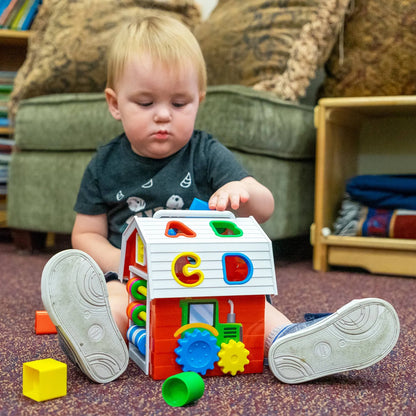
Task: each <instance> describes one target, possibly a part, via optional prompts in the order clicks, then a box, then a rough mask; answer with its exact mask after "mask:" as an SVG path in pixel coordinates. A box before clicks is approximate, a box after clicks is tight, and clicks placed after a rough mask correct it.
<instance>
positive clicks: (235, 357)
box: [217, 339, 250, 376]
mask: <svg viewBox="0 0 416 416" xmlns="http://www.w3.org/2000/svg"><path fill="white" fill-rule="evenodd" d="M249 353H250V352H249V351H248V350H246V349H245V345H244V343H242V342H241V341H238V342H235V341H234V340H233V339H231V340H230V341H229V342H228V343H227V344H226V343H225V342H223V343H222V344H221V350H220V351H219V353H218V357H220V360H219V361H218V363H217V364H218V366H219V367H221V370H222V372H223V373H231V375H233V376H235V375H236V374H237V371H240V372H242V373H243V372H244V366H245V365H246V364H248V363H249V362H250V361H249V360H248V359H247V355H248V354H249Z"/></svg>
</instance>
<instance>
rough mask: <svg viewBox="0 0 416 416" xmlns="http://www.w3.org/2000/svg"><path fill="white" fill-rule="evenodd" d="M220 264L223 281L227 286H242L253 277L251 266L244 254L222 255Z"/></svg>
mask: <svg viewBox="0 0 416 416" xmlns="http://www.w3.org/2000/svg"><path fill="white" fill-rule="evenodd" d="M222 264H223V273H224V281H225V282H226V283H227V284H229V285H242V284H244V283H247V282H248V281H249V280H250V279H251V277H252V275H253V264H252V263H251V260H250V259H249V258H248V257H247V256H245V255H244V254H241V253H228V254H224V256H223V257H222Z"/></svg>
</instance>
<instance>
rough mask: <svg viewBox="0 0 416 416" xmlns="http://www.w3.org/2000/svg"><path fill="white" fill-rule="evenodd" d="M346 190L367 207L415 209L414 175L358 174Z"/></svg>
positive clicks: (350, 181) (349, 182) (415, 190)
mask: <svg viewBox="0 0 416 416" xmlns="http://www.w3.org/2000/svg"><path fill="white" fill-rule="evenodd" d="M346 191H347V192H348V193H349V194H350V196H351V198H352V199H354V200H355V201H358V202H361V203H362V204H363V205H366V206H368V207H372V208H386V209H399V208H402V209H413V210H414V209H416V175H358V176H355V177H353V178H351V179H350V180H349V181H348V182H347V187H346Z"/></svg>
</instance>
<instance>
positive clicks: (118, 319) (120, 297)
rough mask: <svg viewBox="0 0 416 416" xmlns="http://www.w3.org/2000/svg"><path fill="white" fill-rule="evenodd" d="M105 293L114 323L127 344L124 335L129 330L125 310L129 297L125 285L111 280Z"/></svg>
mask: <svg viewBox="0 0 416 416" xmlns="http://www.w3.org/2000/svg"><path fill="white" fill-rule="evenodd" d="M107 291H108V302H109V304H110V309H111V314H112V316H113V319H114V322H115V323H116V325H117V328H118V329H119V331H120V332H121V335H122V336H123V338H124V340H125V341H126V342H127V336H126V334H127V330H128V328H129V320H128V318H127V314H126V309H127V306H128V303H129V295H128V293H127V290H126V285H125V284H123V283H121V282H120V281H118V280H112V281H111V282H108V283H107Z"/></svg>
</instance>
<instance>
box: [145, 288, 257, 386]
mask: <svg viewBox="0 0 416 416" xmlns="http://www.w3.org/2000/svg"><path fill="white" fill-rule="evenodd" d="M198 299H217V301H218V321H219V323H226V322H227V314H228V313H229V311H230V305H229V303H228V300H229V299H230V300H232V301H233V302H234V312H235V315H236V322H237V323H241V324H242V325H243V340H242V342H243V343H244V344H245V348H246V349H247V350H248V351H249V355H248V357H247V358H248V360H249V361H250V362H249V364H247V365H246V366H245V367H244V373H261V372H263V359H264V307H265V297H264V296H263V295H257V296H226V297H215V298H214V297H208V298H198ZM180 300H181V299H180V298H170V299H154V300H152V302H151V306H150V309H151V313H150V337H151V338H150V343H149V349H150V352H149V353H150V371H149V373H150V376H151V377H152V378H154V379H156V380H162V379H165V378H167V377H170V376H172V375H174V374H177V373H180V372H182V368H181V366H179V364H177V363H176V361H175V360H176V358H177V356H176V353H175V351H174V350H175V348H177V347H178V346H179V344H178V341H177V338H175V337H174V333H175V332H176V331H177V330H178V329H179V328H180V327H181V326H182V309H181V307H180ZM219 375H224V373H223V372H222V371H221V369H220V368H219V367H218V365H217V364H215V365H214V369H213V370H208V371H207V372H206V376H219Z"/></svg>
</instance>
